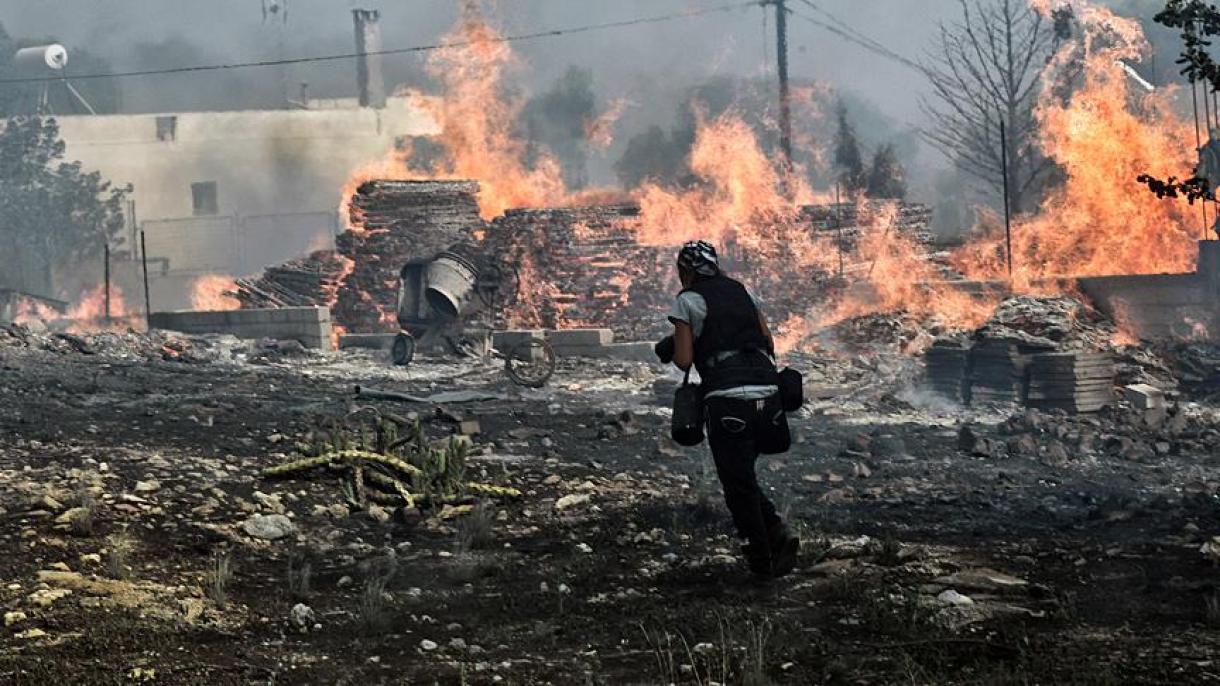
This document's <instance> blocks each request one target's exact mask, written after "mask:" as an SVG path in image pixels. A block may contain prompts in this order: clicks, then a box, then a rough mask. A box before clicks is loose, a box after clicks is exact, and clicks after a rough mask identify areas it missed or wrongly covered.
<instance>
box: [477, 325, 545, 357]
mask: <svg viewBox="0 0 1220 686" xmlns="http://www.w3.org/2000/svg"><path fill="white" fill-rule="evenodd" d="M545 338H546V336H545V334H544V333H543V331H542V330H541V329H512V330H509V331H496V332H494V333H493V334H492V336H491V344H492V346H493V347H494V348H495V349H496V350H499V351H500V352H502V353H507V352H508V351H510V350H512V349H513V348H515V347H517V346H518V345H520V344H522V343H524V342H526V341H528V340H531V339H536V340H539V341H541V340H544V339H545Z"/></svg>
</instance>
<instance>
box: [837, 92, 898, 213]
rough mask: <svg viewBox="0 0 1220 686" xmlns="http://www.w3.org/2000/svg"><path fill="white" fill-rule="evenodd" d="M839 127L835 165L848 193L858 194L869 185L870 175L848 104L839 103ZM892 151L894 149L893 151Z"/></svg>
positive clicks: (842, 184) (841, 183) (844, 189)
mask: <svg viewBox="0 0 1220 686" xmlns="http://www.w3.org/2000/svg"><path fill="white" fill-rule="evenodd" d="M837 116H838V129H837V130H836V131H835V167H836V169H837V170H838V173H839V183H840V185H841V186H842V188H843V191H844V192H846V193H847V194H848V195H856V194H857V193H860V192H861V191H864V190H865V189H866V188H867V187H868V175H867V174H866V173H865V171H864V157H863V156H862V155H861V154H860V143H859V141H858V140H856V130H855V128H853V127H852V125H851V122H849V121H848V120H847V106H846V105H844V104H843V103H842V102H840V103H839V108H838V112H837ZM891 152H892V151H891Z"/></svg>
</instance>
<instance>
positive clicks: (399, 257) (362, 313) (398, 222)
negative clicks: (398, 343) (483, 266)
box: [332, 181, 483, 333]
mask: <svg viewBox="0 0 1220 686" xmlns="http://www.w3.org/2000/svg"><path fill="white" fill-rule="evenodd" d="M478 192H479V184H478V183H476V182H474V181H370V182H368V183H365V184H363V185H361V186H360V187H359V188H358V189H357V190H356V193H355V195H354V196H353V197H352V201H351V206H350V213H351V224H352V226H358V227H361V230H356V231H353V230H348V231H344V232H343V233H341V234H339V236H338V237H337V238H336V239H335V246H336V248H337V249H338V251H339V253H340V254H342V255H343V256H344V257H347V258H348V259H350V260H352V263H353V264H352V271H351V273H350V274H348V276H347V278H346V279H344V282H343V286H342V287H341V288H340V289H339V292H338V298H337V299H336V300H335V303H334V305H333V306H332V309H333V311H334V317H335V320H336V321H338V322H339V323H340V324H341V325H342V326H343V327H344V328H346V329H347V330H348V331H351V332H359V333H372V332H378V331H389V330H392V329H394V328H396V327H397V323H396V319H397V317H396V314H397V299H398V277H399V271H400V270H401V269H402V267H403V265H404V264H406V263H407V262H409V261H411V260H418V259H426V258H429V257H431V256H433V255H435V254H436V253H439V252H441V251H442V250H444V249H445V248H447V247H449V246H450V245H452V244H454V243H457V242H459V241H462V240H469V239H470V237H471V236H472V235H473V234H475V233H476V232H478V231H481V230H482V229H483V220H482V218H481V217H480V216H479V204H478V201H477V199H476V197H475V196H476V195H477V194H478Z"/></svg>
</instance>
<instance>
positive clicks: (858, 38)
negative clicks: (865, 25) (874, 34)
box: [789, 0, 928, 74]
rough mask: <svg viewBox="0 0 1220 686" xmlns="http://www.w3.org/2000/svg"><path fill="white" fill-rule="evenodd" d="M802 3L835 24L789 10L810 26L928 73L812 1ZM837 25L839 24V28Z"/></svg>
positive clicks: (803, 0)
mask: <svg viewBox="0 0 1220 686" xmlns="http://www.w3.org/2000/svg"><path fill="white" fill-rule="evenodd" d="M801 2H802V3H804V4H806V5H808V6H809V7H811V8H812V9H813V10H814V11H816V12H818V13H820V14H822V15H824V16H826V17H829V18H830V20H831V21H832V22H834V24H828V23H826V22H824V21H821V20H818V19H814V18H813V17H811V16H809V15H807V14H801V13H800V12H796V11H794V10H789V11H790V12H792V14H793V15H794V16H797V17H800V18H801V19H804V20H805V21H807V22H809V23H810V24H813V25H814V26H818V27H820V28H822V29H825V30H827V31H830V32H831V33H833V34H835V35H837V36H839V37H840V38H842V39H844V40H846V41H848V42H851V43H855V44H856V45H859V46H860V47H862V48H864V49H866V50H869V51H870V52H873V53H876V54H878V55H881V56H882V57H885V58H887V59H890V60H893V61H894V62H897V63H899V64H901V65H903V66H906V67H909V68H911V69H914V70H915V71H917V72H919V73H921V74H927V73H928V70H927V68H926V67H924V66H923V65H922V64H920V63H918V62H916V61H915V60H912V59H909V58H907V57H904V56H902V55H900V54H898V53H896V52H894V51H893V50H890V49H889V48H887V47H885V45H884V44H882V43H880V42H878V41H876V40H873V39H872V38H869V37H868V36H867V35H865V34H863V33H861V32H859V31H857V30H856V29H854V28H852V27H851V26H850V25H848V24H846V23H845V22H843V21H842V20H840V19H838V18H837V17H835V16H834V15H833V14H830V13H829V12H827V11H825V10H823V9H821V8H820V7H818V6H817V5H815V4H813V3H812V2H810V0H801ZM835 24H837V26H836V25H835Z"/></svg>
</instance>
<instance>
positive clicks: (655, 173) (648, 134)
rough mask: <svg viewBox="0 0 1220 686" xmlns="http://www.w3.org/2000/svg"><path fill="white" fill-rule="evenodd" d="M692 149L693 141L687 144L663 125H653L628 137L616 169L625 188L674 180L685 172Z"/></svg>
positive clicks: (615, 164) (668, 182) (667, 182)
mask: <svg viewBox="0 0 1220 686" xmlns="http://www.w3.org/2000/svg"><path fill="white" fill-rule="evenodd" d="M689 149H690V143H686V144H685V145H683V144H682V143H680V142H679V141H678V140H676V139H675V137H674V136H671V135H669V134H667V133H665V131H663V130H662V129H661V127H659V126H651V127H649V128H648V130H647V131H645V132H643V133H639V134H636V135H634V136H632V137H631V139H630V140H628V141H627V148H626V150H624V151H623V155H622V157H620V158H619V159H618V161H617V162H615V163H614V171H615V173H616V174H618V179H619V183H621V184H622V185H623V188H637V187H639V186H640V184H642V183H644V182H645V181H655V182H658V183H663V184H670V183H673V182H675V181H676V180H677V179H678V178H679V177H680V176H682V174H683V173H685V170H686V153H687V152H688V151H689Z"/></svg>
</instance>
